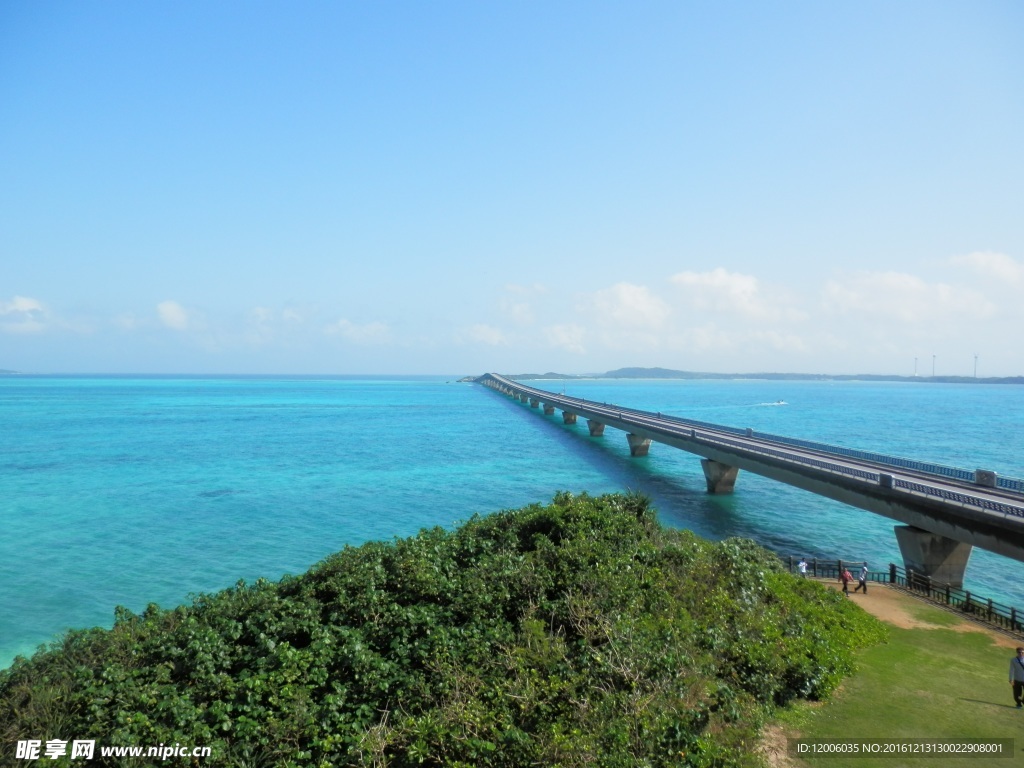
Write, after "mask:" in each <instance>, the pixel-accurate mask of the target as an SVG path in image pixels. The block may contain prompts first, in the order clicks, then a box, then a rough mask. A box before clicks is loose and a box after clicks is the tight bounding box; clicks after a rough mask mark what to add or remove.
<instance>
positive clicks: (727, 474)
mask: <svg viewBox="0 0 1024 768" xmlns="http://www.w3.org/2000/svg"><path fill="white" fill-rule="evenodd" d="M700 466H701V469H703V470H704V479H705V480H706V481H707V483H708V493H732V489H733V486H734V485H736V475H738V474H739V473H740V468H739V467H730V466H729V465H728V464H722V463H721V462H718V461H715V460H714V459H701V460H700Z"/></svg>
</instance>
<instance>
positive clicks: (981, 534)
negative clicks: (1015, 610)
mask: <svg viewBox="0 0 1024 768" xmlns="http://www.w3.org/2000/svg"><path fill="white" fill-rule="evenodd" d="M477 381H478V382H479V383H480V384H483V385H484V386H487V387H490V388H491V389H494V390H496V391H498V392H501V393H503V394H505V395H508V396H510V397H512V398H514V399H516V400H519V401H522V402H523V403H529V405H530V406H531V407H533V408H536V409H538V410H540V409H543V413H544V414H545V415H549V416H550V415H552V414H554V413H555V411H556V410H558V411H561V412H562V420H563V422H564V423H565V424H575V423H576V420H577V418H579V417H582V418H585V419H586V420H587V425H588V427H589V432H590V435H591V436H592V437H600V436H602V435H603V434H604V430H605V427H606V426H607V427H614V428H615V429H620V430H622V431H623V432H625V433H626V439H627V441H628V442H629V451H630V455H632V456H646V455H647V452H648V450H649V448H650V445H651V442H658V443H663V444H665V445H670V446H672V447H674V448H680V449H682V450H684V451H688V452H690V453H693V454H696V455H698V456H700V457H702V458H701V465H702V467H703V468H704V476H705V479H706V480H707V489H708V493H715V494H718V493H732V491H733V487H734V485H735V483H736V478H737V474H738V472H739V470H740V469H745V470H747V471H749V472H754V473H755V474H758V475H763V476H764V477H768V478H771V479H773V480H778V481H780V482H783V483H787V484H789V485H793V486H796V487H797V488H803V489H804V490H807V491H811V492H812V493H817V494H820V495H821V496H827V497H828V498H830V499H835V500H836V501H840V502H843V503H844V504H849V505H851V506H854V507H859V508H860V509H866V510H868V511H869V512H874V513H876V514H879V515H884V516H886V517H888V518H891V519H893V520H896V521H898V522H900V523H901V525H898V526H896V540H897V542H898V544H899V547H900V552H901V554H902V555H903V561H904V565H905V567H906V568H907V569H908V570H913V571H915V572H917V573H923V574H925V575H928V576H931V577H932V578H933V579H935V580H936V581H940V582H944V583H947V584H952V585H955V586H961V585H962V584H963V578H964V572H965V570H966V568H967V562H968V560H969V559H970V554H971V548H972V547H975V546H976V547H981V548H982V549H987V550H989V551H991V552H995V553H997V554H1000V555H1005V556H1006V557H1011V558H1013V559H1015V560H1020V561H1024V481H1022V480H1017V479H1013V478H1006V477H1000V476H998V475H997V474H996V473H995V472H991V471H988V470H984V469H977V470H965V469H956V468H953V467H944V466H941V465H936V464H930V463H926V462H918V461H913V460H909V459H900V458H895V457H890V456H884V455H882V454H875V453H870V452H867V451H857V450H852V449H848V448H841V447H838V446H830V445H825V444H822V443H813V442H810V441H806V440H799V439H795V438H788V437H780V436H778V435H767V434H763V433H759V432H757V433H756V432H754V431H753V430H751V429H737V428H733V427H725V426H720V425H716V424H708V423H706V422H701V421H693V420H690V419H684V418H679V417H676V416H667V415H664V414H661V413H651V412H649V411H639V410H635V409H632V408H626V407H623V406H619V405H612V404H609V403H598V402H592V401H588V400H584V399H582V398H576V397H567V396H566V395H564V394H561V395H560V394H555V393H553V392H548V391H546V390H543V389H537V388H535V387H530V386H526V385H524V384H521V383H519V382H516V381H513V380H511V379H509V378H506V377H504V376H499V375H498V374H494V373H488V374H484V375H483V376H481V377H479V378H478V379H477Z"/></svg>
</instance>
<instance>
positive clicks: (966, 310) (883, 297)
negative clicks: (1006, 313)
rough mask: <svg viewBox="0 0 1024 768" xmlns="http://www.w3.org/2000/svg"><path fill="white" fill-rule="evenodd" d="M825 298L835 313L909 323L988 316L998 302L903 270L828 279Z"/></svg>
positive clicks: (824, 291) (920, 323) (826, 303)
mask: <svg viewBox="0 0 1024 768" xmlns="http://www.w3.org/2000/svg"><path fill="white" fill-rule="evenodd" d="M822 301H823V304H824V307H825V309H826V310H827V311H829V312H831V313H834V314H840V315H861V316H864V317H866V318H871V319H875V320H879V321H882V322H887V321H895V322H899V323H904V324H910V325H926V324H934V323H936V322H941V321H944V320H956V319H958V318H960V319H963V318H987V317H990V316H991V315H992V314H993V313H994V312H995V306H994V305H993V304H992V303H991V302H990V301H989V300H988V299H986V298H985V297H984V296H983V295H982V294H980V293H978V292H976V291H972V290H970V289H968V288H963V287H959V286H950V285H946V284H945V283H928V282H926V281H924V280H922V279H921V278H920V277H917V276H916V275H909V274H905V273H902V272H858V273H855V274H852V275H848V276H847V277H846V278H845V279H843V280H842V281H839V280H829V281H828V282H827V283H826V284H825V287H824V289H823V291H822Z"/></svg>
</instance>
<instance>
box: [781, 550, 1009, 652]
mask: <svg viewBox="0 0 1024 768" xmlns="http://www.w3.org/2000/svg"><path fill="white" fill-rule="evenodd" d="M806 562H807V575H808V576H812V577H815V578H819V579H835V580H837V581H838V580H839V574H841V573H842V572H843V570H844V569H849V571H850V573H851V574H852V575H853V577H854V578H855V579H856V577H857V575H858V573H859V571H860V569H861V567H862V566H863V565H864V563H863V562H862V561H857V560H821V559H816V558H811V559H807V560H806ZM798 563H799V558H796V557H789V571H790V573H798V572H799V567H798ZM868 581H874V582H879V583H883V584H890V585H891V586H894V587H896V588H897V589H902V590H904V591H906V592H911V593H913V594H915V595H917V596H919V597H922V598H925V599H926V600H928V601H929V602H932V603H936V604H937V605H941V606H945V607H948V608H951V609H953V610H954V611H957V612H959V613H962V614H965V615H966V616H968V617H970V618H971V619H973V620H975V621H980V622H982V623H984V624H989V625H991V626H993V627H996V628H998V629H1002V630H1006V631H1007V632H1012V633H1014V634H1016V635H1021V636H1024V610H1021V609H1019V608H1015V607H1013V606H1011V605H1005V604H1003V603H999V602H996V601H995V600H993V599H991V598H987V597H982V596H980V595H978V594H974V593H972V592H971V591H970V590H965V589H962V588H960V587H954V586H952V585H950V584H946V583H944V582H940V581H936V580H934V579H932V578H931V577H929V576H925V575H924V574H922V573H916V572H915V571H913V570H909V571H908V570H907V569H905V568H902V567H900V566H898V565H896V564H895V563H890V564H889V570H888V571H868Z"/></svg>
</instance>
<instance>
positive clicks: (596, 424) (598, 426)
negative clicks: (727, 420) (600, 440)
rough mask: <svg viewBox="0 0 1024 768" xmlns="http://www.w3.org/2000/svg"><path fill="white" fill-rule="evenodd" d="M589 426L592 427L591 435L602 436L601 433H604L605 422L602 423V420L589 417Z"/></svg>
mask: <svg viewBox="0 0 1024 768" xmlns="http://www.w3.org/2000/svg"><path fill="white" fill-rule="evenodd" d="M587 427H588V428H589V429H590V436H591V437H601V435H603V434H604V424H602V423H601V422H600V421H594V420H593V419H587Z"/></svg>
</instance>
